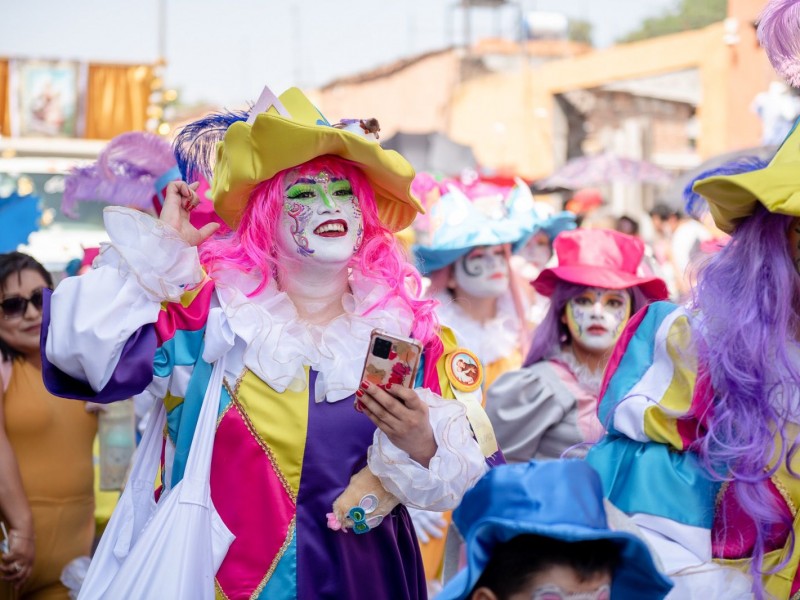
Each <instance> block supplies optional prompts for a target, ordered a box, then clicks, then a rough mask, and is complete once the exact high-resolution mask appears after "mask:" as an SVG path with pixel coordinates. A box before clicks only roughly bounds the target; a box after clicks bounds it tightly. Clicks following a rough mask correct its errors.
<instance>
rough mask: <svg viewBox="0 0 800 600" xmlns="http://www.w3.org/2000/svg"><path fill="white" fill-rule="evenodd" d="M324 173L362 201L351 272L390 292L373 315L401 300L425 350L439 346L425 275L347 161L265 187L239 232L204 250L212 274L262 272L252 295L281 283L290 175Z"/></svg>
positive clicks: (324, 159) (321, 161)
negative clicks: (279, 240) (281, 234)
mask: <svg viewBox="0 0 800 600" xmlns="http://www.w3.org/2000/svg"><path fill="white" fill-rule="evenodd" d="M322 170H324V171H327V172H328V173H330V174H331V175H333V176H335V177H342V178H345V179H347V180H348V181H350V183H351V184H352V186H353V193H354V194H355V196H356V197H357V198H358V199H359V201H360V208H361V213H362V219H363V226H364V232H363V241H362V244H361V247H360V248H359V249H358V251H357V252H356V253H355V254H354V255H353V258H352V259H351V263H350V267H351V268H355V269H358V270H359V271H360V272H361V274H362V275H363V276H364V277H366V278H367V279H369V280H372V281H375V282H377V283H379V284H381V285H383V286H384V287H386V288H387V290H388V291H387V293H386V295H385V296H383V297H382V298H381V299H380V300H379V301H378V302H376V303H375V304H374V305H373V306H371V307H370V308H369V309H368V310H367V313H369V312H370V311H372V310H375V309H376V308H380V307H383V306H385V305H386V303H387V302H389V301H391V300H394V299H400V300H401V301H402V302H404V303H405V304H406V305H408V308H409V309H410V310H411V312H412V314H413V315H414V325H413V330H412V331H411V334H412V335H413V336H414V337H415V338H416V339H418V340H420V341H421V342H422V343H423V344H425V343H428V342H431V341H434V340H435V339H436V330H437V328H438V324H437V322H436V317H435V315H434V312H433V308H434V306H435V304H436V303H435V302H434V301H431V300H423V299H422V298H421V293H422V279H421V277H420V274H419V272H418V271H417V270H416V269H415V268H414V267H413V265H411V263H409V262H408V260H407V258H406V256H405V253H404V251H403V250H402V248H401V246H400V245H399V244H398V243H397V241H396V240H395V237H394V236H393V235H392V233H391V232H390V231H389V230H388V229H387V228H386V227H384V225H383V224H382V223H381V221H380V219H379V218H378V211H377V208H376V205H375V194H374V193H373V191H372V187H371V186H370V184H369V182H368V181H367V178H366V177H365V176H364V174H363V173H362V171H361V169H359V168H358V166H357V165H356V164H355V163H352V162H351V161H348V160H345V159H343V158H340V157H337V156H330V155H326V156H321V157H318V158H314V159H312V160H310V161H308V162H306V163H304V164H302V165H300V166H298V167H293V168H291V169H286V170H284V171H281V172H280V173H278V174H276V175H275V176H274V177H272V178H271V179H268V180H267V181H262V182H261V183H260V184H258V186H256V188H255V189H254V190H253V192H252V193H251V194H250V201H249V202H248V204H247V208H245V210H244V213H243V214H242V220H241V222H240V223H239V226H238V228H237V229H236V231H234V232H232V233H230V234H227V235H221V236H217V237H215V238H214V239H211V240H209V241H207V242H206V243H205V244H203V246H202V247H201V250H200V260H201V262H202V263H203V265H204V266H205V268H206V269H207V270H208V271H209V272H212V271H214V270H217V269H235V270H238V271H242V272H256V273H258V274H259V275H260V277H261V283H260V285H259V286H258V288H256V289H255V290H254V291H253V293H252V295H255V294H257V293H259V292H260V291H261V290H263V289H264V287H265V286H266V285H267V283H268V282H269V280H270V279H271V278H274V277H275V273H277V269H278V265H279V264H280V263H281V262H282V261H283V260H284V259H285V258H287V257H284V256H282V255H281V253H280V250H279V249H278V246H277V244H275V239H276V233H277V232H276V227H279V226H280V222H281V217H282V212H283V203H284V189H285V187H286V185H285V180H286V175H287V173H289V172H290V171H291V172H292V173H296V174H297V175H306V174H316V173H319V172H320V171H322Z"/></svg>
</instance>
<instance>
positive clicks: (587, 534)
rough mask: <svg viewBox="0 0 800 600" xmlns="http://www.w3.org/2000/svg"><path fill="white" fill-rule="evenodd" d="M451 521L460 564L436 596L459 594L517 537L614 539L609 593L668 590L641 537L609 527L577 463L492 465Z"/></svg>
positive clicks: (590, 477)
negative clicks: (462, 549)
mask: <svg viewBox="0 0 800 600" xmlns="http://www.w3.org/2000/svg"><path fill="white" fill-rule="evenodd" d="M453 521H454V523H455V525H456V527H458V530H459V531H460V532H461V533H462V535H463V536H464V539H465V540H466V544H467V548H466V550H467V567H466V568H465V569H463V570H462V571H460V572H459V573H458V574H457V575H456V576H455V577H454V578H453V579H452V580H450V582H449V583H448V584H447V585H445V587H444V589H443V590H442V591H441V593H440V594H439V595H438V596H436V600H461V599H466V598H467V597H468V596H469V593H470V592H471V591H472V589H473V588H474V587H475V584H476V583H477V582H478V579H479V578H480V576H481V574H482V573H483V570H484V569H485V568H486V565H487V564H488V562H489V559H490V558H491V555H492V551H493V550H494V547H495V546H496V545H497V544H500V543H503V542H507V541H508V540H510V539H511V538H514V537H516V536H518V535H524V534H536V535H541V536H545V537H551V538H556V539H559V540H562V541H565V542H581V541H587V540H601V539H606V540H611V541H613V542H615V543H616V544H617V545H618V546H619V549H620V564H619V566H618V567H617V568H616V570H615V572H614V576H613V581H612V584H611V597H612V598H637V599H638V600H660V599H662V598H664V597H665V596H666V595H667V593H668V592H669V591H670V589H671V588H672V583H671V582H670V580H669V579H667V578H666V577H665V576H664V575H663V574H662V573H661V572H660V571H659V570H658V569H657V568H656V566H655V563H654V562H653V558H652V556H651V555H650V550H649V549H648V547H647V545H646V544H645V543H644V542H643V541H642V540H641V539H639V538H638V537H636V536H634V535H632V534H630V533H626V532H623V531H612V530H610V529H609V528H608V522H607V520H606V511H605V508H604V506H603V488H602V486H601V484H600V477H599V476H598V475H597V473H596V472H595V471H594V469H592V467H590V466H589V465H588V464H587V463H586V462H585V461H582V460H551V461H531V462H529V463H522V464H514V465H501V466H498V467H495V468H494V469H492V470H490V471H489V472H488V473H487V474H486V475H484V476H483V478H482V479H481V480H480V481H478V483H477V485H476V486H475V487H474V488H472V489H471V490H469V491H468V492H467V493H466V494H465V495H464V499H463V500H462V502H461V506H459V507H458V508H457V509H456V510H455V512H454V513H453Z"/></svg>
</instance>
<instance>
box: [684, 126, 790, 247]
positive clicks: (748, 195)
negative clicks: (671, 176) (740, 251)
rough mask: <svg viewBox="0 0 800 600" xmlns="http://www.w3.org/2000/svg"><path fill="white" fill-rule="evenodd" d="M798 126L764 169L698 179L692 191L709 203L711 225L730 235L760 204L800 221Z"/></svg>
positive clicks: (769, 209)
mask: <svg viewBox="0 0 800 600" xmlns="http://www.w3.org/2000/svg"><path fill="white" fill-rule="evenodd" d="M799 122H800V121H798V122H795V124H794V127H793V128H792V130H791V131H790V132H789V135H787V136H786V139H784V140H783V143H782V144H781V146H780V148H778V151H777V152H776V153H775V156H774V157H773V158H772V160H771V161H770V162H769V164H768V165H767V166H766V167H764V168H763V169H757V170H755V171H749V172H747V173H738V174H736V175H715V176H713V177H707V178H706V179H700V180H698V181H696V182H695V183H694V185H693V186H692V189H693V190H694V191H695V192H697V193H698V194H700V195H701V196H703V197H704V198H705V199H706V200H708V207H709V210H710V211H711V216H712V217H714V223H716V225H717V227H719V228H720V229H721V230H722V231H724V232H726V233H733V230H734V229H736V225H737V223H738V221H739V220H741V219H743V218H744V217H749V216H750V215H752V214H753V212H754V211H755V209H756V206H757V205H758V204H759V203H761V204H763V205H764V206H765V207H766V209H767V210H768V211H769V212H772V213H778V214H782V215H791V216H795V217H800V179H799V178H798V175H800V130H798V127H797V125H798V123H799Z"/></svg>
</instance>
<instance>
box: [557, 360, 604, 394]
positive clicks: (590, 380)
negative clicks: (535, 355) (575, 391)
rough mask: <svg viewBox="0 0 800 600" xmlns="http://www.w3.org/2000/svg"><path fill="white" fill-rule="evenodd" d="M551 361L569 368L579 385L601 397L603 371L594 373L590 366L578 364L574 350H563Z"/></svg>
mask: <svg viewBox="0 0 800 600" xmlns="http://www.w3.org/2000/svg"><path fill="white" fill-rule="evenodd" d="M551 360H555V361H558V362H560V363H561V364H563V365H564V366H565V367H567V368H568V369H569V370H570V371H572V374H573V375H574V376H575V379H576V380H577V382H578V384H580V386H581V387H582V388H583V389H585V390H586V391H587V392H589V393H591V394H593V395H595V396H599V395H600V388H601V387H602V385H603V369H600V370H599V371H592V370H591V369H590V368H589V367H588V366H586V365H585V364H583V363H580V362H578V359H577V358H575V354H573V352H572V350H570V349H569V348H567V349H565V350H561V351H560V352H559V353H558V354H556V355H555V356H553V357H552V358H551Z"/></svg>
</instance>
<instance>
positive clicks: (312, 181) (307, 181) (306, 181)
mask: <svg viewBox="0 0 800 600" xmlns="http://www.w3.org/2000/svg"><path fill="white" fill-rule="evenodd" d="M338 181H347V179H345V178H344V177H333V178H332V179H331V183H336V182H338ZM316 184H317V180H316V179H312V178H311V177H301V178H300V179H298V180H297V181H295V182H294V183H290V184H289V185H287V186H286V189H287V190H288V189H289V188H291V187H294V186H296V185H316Z"/></svg>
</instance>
